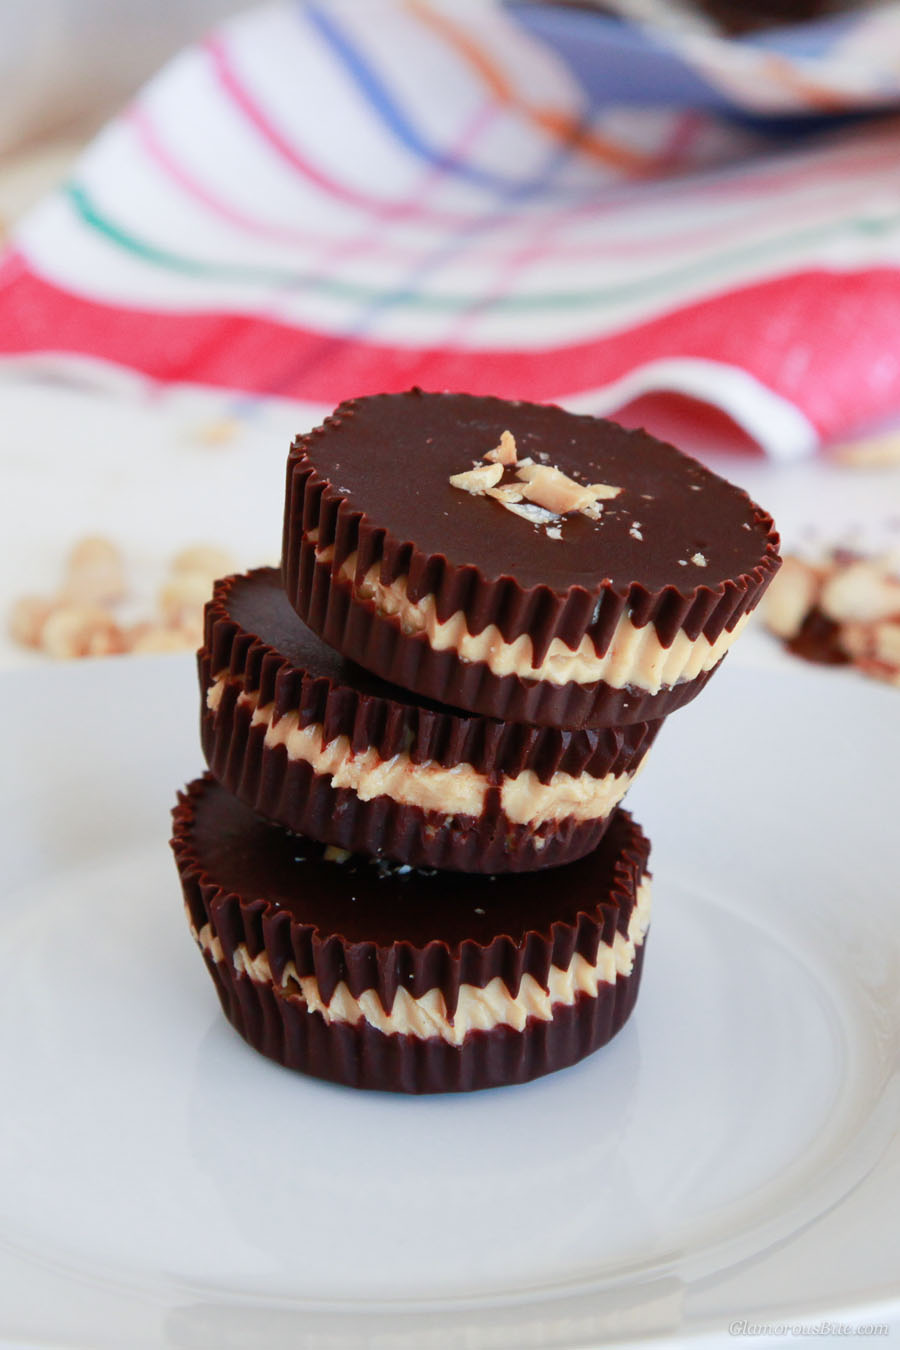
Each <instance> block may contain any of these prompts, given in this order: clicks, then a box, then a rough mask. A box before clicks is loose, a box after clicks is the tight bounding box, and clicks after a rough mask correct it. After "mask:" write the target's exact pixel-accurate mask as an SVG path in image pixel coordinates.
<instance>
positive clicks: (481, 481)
mask: <svg viewBox="0 0 900 1350" xmlns="http://www.w3.org/2000/svg"><path fill="white" fill-rule="evenodd" d="M502 477H503V465H502V464H479V465H478V466H477V467H476V468H474V469H467V470H466V471H465V473H452V474H451V475H450V486H451V487H455V488H461V489H462V491H463V492H471V493H472V494H473V495H474V496H481V495H483V494H484V493H485V492H487V490H488V488H492V487H496V486H497V484H498V483H499V482H500V479H501V478H502Z"/></svg>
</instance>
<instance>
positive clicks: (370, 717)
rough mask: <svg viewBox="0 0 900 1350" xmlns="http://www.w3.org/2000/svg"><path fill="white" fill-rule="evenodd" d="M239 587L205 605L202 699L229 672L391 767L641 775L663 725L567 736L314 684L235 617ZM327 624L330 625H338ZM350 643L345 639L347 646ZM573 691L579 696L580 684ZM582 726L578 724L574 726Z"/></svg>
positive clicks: (326, 682)
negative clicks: (232, 606)
mask: <svg viewBox="0 0 900 1350" xmlns="http://www.w3.org/2000/svg"><path fill="white" fill-rule="evenodd" d="M273 570H274V569H270V568H258V569H255V570H254V571H253V572H250V573H248V574H247V577H249V578H252V577H256V576H259V577H264V576H265V577H267V576H271V574H272V572H273ZM324 570H325V572H326V576H327V569H324ZM242 580H244V578H243V577H241V576H231V577H225V578H223V579H222V580H220V581H217V582H216V583H215V586H214V589H213V595H212V598H211V599H210V601H209V602H208V603H207V605H206V609H205V612H204V645H203V647H202V648H201V651H200V653H199V658H198V674H199V679H200V687H201V699H205V697H206V694H207V691H208V689H209V687H210V685H211V684H212V682H213V680H214V679H216V678H217V677H219V676H221V675H223V674H226V675H227V676H228V677H229V679H230V680H235V681H239V682H240V686H241V690H242V692H245V693H252V694H255V695H257V697H258V701H259V704H260V705H261V706H267V705H269V704H271V705H273V714H274V716H275V718H278V717H281V716H283V715H284V714H285V713H289V712H292V713H296V714H297V716H298V719H299V724H300V725H301V726H309V725H311V724H313V723H315V724H319V725H321V726H322V728H323V734H324V740H325V742H326V743H328V742H330V741H332V740H333V739H335V737H337V736H346V737H347V738H348V739H349V742H350V747H351V749H352V750H353V752H354V753H363V752H365V751H366V750H367V749H368V748H369V747H370V746H371V747H373V748H374V749H375V750H376V751H377V752H378V754H379V756H380V757H381V758H383V759H385V760H387V759H391V758H392V757H393V756H394V755H396V754H399V753H405V754H408V755H409V757H410V759H411V760H412V761H413V763H425V762H433V763H436V764H439V765H441V766H442V767H444V768H450V767H452V766H453V765H456V764H471V765H472V767H473V768H474V769H475V770H476V771H477V772H478V773H480V774H483V775H485V776H486V777H487V778H488V779H489V780H490V781H491V782H492V783H497V782H499V780H500V779H501V778H502V777H515V776H517V775H518V774H520V773H523V772H525V771H526V770H530V771H531V772H532V773H534V774H535V775H536V776H537V778H538V779H539V780H540V781H541V782H542V783H547V782H549V781H550V779H551V778H552V777H553V775H554V774H555V773H567V774H571V775H572V776H573V777H577V776H578V775H579V774H582V773H587V774H590V775H591V776H592V777H594V778H603V777H605V776H606V775H607V774H609V773H613V774H617V775H619V774H626V773H631V774H633V773H635V772H636V770H637V768H638V766H639V764H640V762H641V760H642V759H643V757H644V755H645V754H646V752H647V750H648V749H649V748H650V746H651V745H652V743H653V740H654V739H655V737H656V734H657V732H658V730H659V727H660V725H661V723H660V721H659V720H658V716H660V715H661V714H660V715H657V720H653V721H646V720H645V721H642V720H640V719H637V718H635V717H629V718H628V719H627V725H618V726H616V725H612V726H604V727H602V728H596V729H593V730H591V729H584V728H582V729H575V730H572V729H565V722H564V721H562V722H560V721H559V720H558V719H556V718H551V719H550V721H552V722H556V725H551V726H542V725H528V724H527V723H528V721H529V717H528V714H527V712H526V715H525V717H523V718H521V719H516V720H515V721H510V722H506V721H502V720H500V719H501V717H502V716H504V714H500V716H492V715H487V716H483V715H480V714H478V713H475V714H472V713H466V712H462V711H459V710H457V709H456V708H455V707H453V706H450V707H442V708H435V707H431V706H429V705H428V704H427V703H425V702H420V701H417V700H416V697H415V695H413V694H410V695H408V696H407V698H404V699H403V700H402V701H401V699H400V698H396V699H395V698H392V697H390V695H389V693H388V692H385V694H384V695H374V694H372V693H363V692H360V691H359V690H357V689H354V688H353V687H352V685H350V684H345V683H341V684H336V683H334V682H332V681H331V680H330V679H327V678H324V677H319V678H315V677H313V676H311V675H310V674H309V673H308V672H306V671H304V670H302V669H300V668H298V667H297V666H294V665H293V664H292V663H291V662H290V661H289V660H288V659H287V658H286V657H284V656H283V655H282V654H281V653H280V652H279V651H277V650H276V649H275V648H274V647H272V646H271V645H270V644H269V643H267V642H265V641H263V640H262V639H261V638H260V637H259V636H258V635H257V634H255V633H253V632H250V631H247V630H246V629H245V628H243V627H242V626H241V625H240V624H239V623H237V622H236V621H235V620H234V619H233V618H232V616H231V613H230V610H229V597H230V594H231V591H232V589H233V587H234V586H235V584H236V583H238V582H240V581H242ZM336 598H339V593H337V595H336ZM302 617H303V616H302V615H301V618H302ZM326 626H327V627H329V629H331V628H333V627H334V621H333V619H332V620H330V621H329V623H328V624H327V625H326ZM313 627H314V628H315V626H314V625H313ZM344 627H346V625H344ZM315 631H320V630H318V629H316V630H315ZM342 631H343V630H342ZM320 635H321V636H322V637H323V638H324V640H325V641H326V642H329V643H330V644H331V645H332V646H333V647H335V648H337V650H339V651H344V650H345V648H344V647H343V646H342V643H341V641H340V640H338V641H335V640H333V638H331V637H329V636H328V634H327V633H321V632H320ZM354 640H355V639H354V637H353V636H352V635H349V634H348V635H347V641H348V642H352V641H354ZM420 645H421V644H420ZM426 646H427V644H426ZM429 650H430V649H429ZM345 654H346V655H347V656H348V657H349V658H350V659H351V660H356V661H357V663H358V664H359V665H361V666H364V667H367V668H369V669H372V668H373V667H372V666H370V664H369V662H368V661H366V660H363V659H361V658H360V657H358V656H355V655H354V653H353V652H350V651H345ZM436 655H439V654H436ZM484 669H485V670H487V668H486V667H484ZM404 671H405V667H404ZM404 671H401V674H403V673H404ZM379 673H381V672H379ZM487 673H488V675H490V672H489V671H488V672H487ZM385 678H387V679H388V680H390V681H391V682H392V683H394V684H397V685H400V686H401V688H404V689H405V688H411V687H413V686H412V685H410V684H409V683H408V681H407V680H406V679H405V678H396V679H395V678H394V677H393V676H391V675H388V676H386V677H385ZM510 678H514V677H510ZM491 679H492V680H495V679H496V677H495V676H491ZM445 683H446V681H445ZM519 683H521V682H519ZM571 688H572V690H573V691H574V692H575V693H577V691H578V690H579V689H580V686H577V685H575V686H571ZM398 692H399V691H398ZM614 692H615V693H619V694H620V693H621V691H614ZM426 697H433V698H434V700H435V701H436V702H439V703H444V704H451V705H452V704H453V702H454V700H453V699H452V698H450V697H448V696H447V692H446V690H444V689H442V690H441V692H439V693H436V694H434V695H426ZM577 725H578V719H576V720H575V722H573V723H572V726H574V727H577Z"/></svg>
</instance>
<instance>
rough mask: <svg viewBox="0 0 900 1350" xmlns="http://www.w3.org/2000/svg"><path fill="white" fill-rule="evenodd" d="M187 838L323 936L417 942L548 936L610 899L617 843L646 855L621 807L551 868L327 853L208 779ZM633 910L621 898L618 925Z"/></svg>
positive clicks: (244, 895) (241, 885) (242, 888)
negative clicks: (336, 858) (434, 864)
mask: <svg viewBox="0 0 900 1350" xmlns="http://www.w3.org/2000/svg"><path fill="white" fill-rule="evenodd" d="M188 839H189V845H190V851H191V854H192V855H193V857H194V859H195V861H196V862H197V863H198V864H199V866H200V867H201V868H202V870H203V872H204V873H206V874H207V876H208V877H209V879H210V880H211V881H213V882H215V884H216V885H217V886H219V887H220V888H221V889H222V890H223V891H224V892H227V893H235V894H237V895H238V896H239V897H240V898H241V899H242V900H243V901H245V902H253V901H255V900H257V899H259V900H264V901H266V902H267V904H268V906H269V908H270V909H274V910H281V911H287V913H288V914H289V915H290V917H291V919H292V921H293V922H294V923H297V924H302V925H309V926H310V927H312V928H315V929H317V930H318V931H319V934H320V935H321V937H322V938H323V939H325V938H327V937H328V936H330V935H332V934H336V935H339V937H340V938H341V940H342V942H343V943H345V944H347V943H349V944H356V943H363V942H371V943H375V944H377V945H378V946H391V945H393V944H394V943H396V942H406V943H410V944H411V945H412V946H414V947H417V948H421V947H424V946H425V945H426V944H427V943H430V942H441V943H445V944H446V945H447V947H449V948H450V950H451V951H453V950H454V949H456V948H458V947H459V945H460V943H462V942H465V941H469V940H474V941H475V942H478V943H480V944H483V945H487V944H489V943H490V942H492V941H493V940H494V939H495V938H497V937H500V936H504V937H508V938H511V939H512V940H513V942H515V943H519V942H521V940H522V939H523V938H524V936H525V935H526V934H527V933H529V932H532V931H533V932H536V933H538V934H541V935H543V936H545V937H549V936H550V930H551V927H552V926H553V925H554V924H560V923H561V924H575V922H576V920H577V918H578V915H579V914H581V913H587V914H591V915H593V914H595V913H596V912H597V909H598V905H599V904H600V903H601V902H605V903H606V904H610V903H613V904H615V903H616V895H615V888H614V881H615V878H616V875H617V865H618V864H619V862H620V856H621V854H622V851H623V850H630V851H631V852H632V854H634V853H637V855H638V856H639V857H641V858H643V860H644V861H646V853H647V845H646V842H645V841H644V839H643V836H642V835H641V833H640V831H639V830H638V829H637V827H636V826H635V825H634V824H633V822H632V821H631V818H630V816H628V815H627V813H625V812H622V811H620V812H618V813H617V815H616V817H615V819H614V820H613V821H612V823H611V824H610V826H609V829H608V830H607V832H606V834H605V836H604V838H603V841H602V843H601V844H600V846H599V848H598V849H596V850H595V851H594V852H593V853H591V854H588V856H587V857H586V858H582V859H580V860H579V861H578V862H574V863H568V864H566V865H565V866H563V867H559V868H553V869H551V870H550V871H549V872H531V873H521V874H518V875H512V874H507V875H503V876H497V877H491V876H477V875H472V876H465V877H463V876H460V874H459V873H457V872H437V871H420V870H417V869H414V868H403V867H398V866H397V865H396V864H392V863H384V862H380V861H373V860H371V859H369V858H365V857H360V856H358V855H352V856H351V857H350V858H349V859H348V860H347V861H345V862H332V861H325V860H324V856H323V855H324V852H325V847H324V845H322V844H317V843H314V842H313V841H312V840H310V839H306V838H304V837H303V836H301V835H296V834H291V833H290V832H289V831H287V830H284V829H282V828H281V827H280V826H277V825H272V824H270V823H268V822H267V821H264V820H262V819H261V818H260V817H259V816H257V815H255V814H254V812H253V811H251V810H250V808H249V807H248V806H244V805H243V804H242V803H241V802H239V801H238V800H237V798H235V797H233V796H232V795H231V794H230V793H228V792H227V791H226V790H225V789H224V788H222V787H220V786H219V785H218V784H216V783H212V782H207V784H206V787H205V790H204V791H203V792H202V794H199V795H198V796H197V798H196V799H195V815H194V823H193V824H192V826H191V828H190V832H189V836H188ZM619 885H620V887H621V881H620V882H619ZM621 899H622V897H621V895H620V896H619V902H620V903H621ZM633 899H634V896H633V894H632V895H631V902H632V903H633ZM630 910H631V904H627V905H624V906H623V912H622V915H621V921H620V922H621V927H622V929H623V930H624V929H626V928H627V925H628V918H629V915H630Z"/></svg>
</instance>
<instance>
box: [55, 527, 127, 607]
mask: <svg viewBox="0 0 900 1350" xmlns="http://www.w3.org/2000/svg"><path fill="white" fill-rule="evenodd" d="M126 589H127V588H126V585H125V562H124V559H123V557H122V551H121V549H119V548H118V547H117V545H115V544H113V543H111V542H110V540H109V539H104V538H102V536H100V535H89V536H88V537H87V538H85V539H81V540H79V541H78V543H77V544H75V545H74V547H73V548H72V550H71V552H70V553H69V556H68V558H67V560H66V564H65V578H64V580H63V584H62V589H61V592H60V594H61V596H63V597H64V598H65V599H67V600H71V601H72V602H73V603H74V604H82V605H91V604H96V605H112V604H115V603H116V601H118V600H122V599H123V598H124V596H125V594H126Z"/></svg>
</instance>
